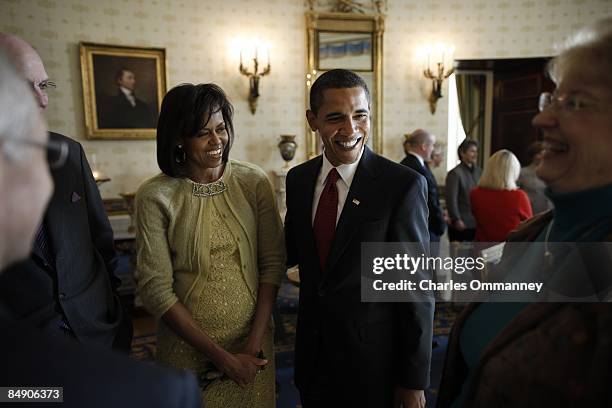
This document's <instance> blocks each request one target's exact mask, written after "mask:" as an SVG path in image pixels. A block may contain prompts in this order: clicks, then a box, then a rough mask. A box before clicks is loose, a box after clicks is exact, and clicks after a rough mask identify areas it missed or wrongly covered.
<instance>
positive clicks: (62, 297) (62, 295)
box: [59, 292, 66, 300]
mask: <svg viewBox="0 0 612 408" xmlns="http://www.w3.org/2000/svg"><path fill="white" fill-rule="evenodd" d="M59 298H60V299H61V300H64V299H66V294H65V293H63V292H62V293H60V294H59Z"/></svg>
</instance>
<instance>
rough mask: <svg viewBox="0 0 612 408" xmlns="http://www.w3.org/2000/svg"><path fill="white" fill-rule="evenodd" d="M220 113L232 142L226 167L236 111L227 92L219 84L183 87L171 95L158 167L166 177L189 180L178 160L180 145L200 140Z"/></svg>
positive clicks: (164, 108)
mask: <svg viewBox="0 0 612 408" xmlns="http://www.w3.org/2000/svg"><path fill="white" fill-rule="evenodd" d="M219 111H221V113H222V115H223V120H224V121H225V126H226V128H227V134H228V138H229V140H228V142H227V146H225V149H224V150H223V158H222V160H223V163H226V162H227V160H228V157H229V152H230V149H231V147H232V143H233V142H234V124H233V123H232V117H233V116H234V107H233V106H232V104H231V103H230V101H229V99H227V96H226V95H225V92H223V89H221V88H220V87H219V86H217V85H215V84H198V85H193V84H181V85H178V86H175V87H174V88H172V89H171V90H170V91H168V93H167V94H166V96H164V100H163V101H162V105H161V111H160V112H159V120H158V121H157V164H158V165H159V168H160V169H161V171H162V172H164V174H166V175H168V176H170V177H184V176H185V174H184V168H183V167H184V166H183V165H182V164H181V163H180V158H179V157H178V153H180V152H179V149H178V145H180V144H181V143H182V141H183V139H184V138H186V137H196V136H197V134H198V132H199V131H200V130H201V129H202V127H203V126H206V124H207V123H208V121H209V120H210V117H211V116H212V115H213V114H214V113H217V112H219ZM203 121H204V122H203Z"/></svg>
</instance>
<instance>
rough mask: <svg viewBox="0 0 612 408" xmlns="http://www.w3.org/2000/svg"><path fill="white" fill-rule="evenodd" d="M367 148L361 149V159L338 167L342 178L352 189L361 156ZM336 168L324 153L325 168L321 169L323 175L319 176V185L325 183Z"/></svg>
mask: <svg viewBox="0 0 612 408" xmlns="http://www.w3.org/2000/svg"><path fill="white" fill-rule="evenodd" d="M364 148H365V146H362V147H361V152H359V157H357V160H355V161H354V162H353V163H351V164H341V165H339V166H337V167H336V170H337V171H338V174H339V175H340V178H341V179H342V180H343V181H344V182H345V183H346V185H347V186H348V187H349V188H351V183H352V182H353V178H354V177H355V172H356V171H357V166H359V161H360V160H361V156H363V150H364ZM333 168H334V166H333V165H332V164H331V163H330V162H329V160H327V156H325V152H323V166H322V167H321V173H320V174H319V180H318V182H319V183H325V179H326V178H327V175H328V174H329V171H330V170H331V169H333Z"/></svg>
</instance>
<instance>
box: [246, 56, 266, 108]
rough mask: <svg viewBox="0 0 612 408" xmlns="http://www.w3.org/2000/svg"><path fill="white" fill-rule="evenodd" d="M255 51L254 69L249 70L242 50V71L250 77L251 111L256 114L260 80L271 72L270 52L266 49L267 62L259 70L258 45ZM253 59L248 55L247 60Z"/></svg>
mask: <svg viewBox="0 0 612 408" xmlns="http://www.w3.org/2000/svg"><path fill="white" fill-rule="evenodd" d="M254 50H255V52H254V53H253V58H252V61H253V70H252V71H249V69H248V68H247V67H245V65H244V63H243V61H242V54H243V50H240V73H241V74H242V75H245V76H246V77H247V78H249V107H250V108H251V113H252V114H253V115H254V114H255V110H256V109H257V98H259V80H260V79H261V77H262V76H265V75H268V74H269V73H270V52H269V51H268V50H267V49H266V50H265V54H266V59H267V64H266V66H265V68H264V69H263V70H262V71H259V64H260V61H259V58H258V47H254ZM249 59H251V58H248V57H247V59H246V60H247V61H248V60H249Z"/></svg>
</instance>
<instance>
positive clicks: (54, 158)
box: [4, 138, 68, 169]
mask: <svg viewBox="0 0 612 408" xmlns="http://www.w3.org/2000/svg"><path fill="white" fill-rule="evenodd" d="M4 140H5V141H7V142H10V143H15V144H20V145H26V146H33V147H39V148H41V149H45V151H46V152H47V163H49V167H50V168H51V169H58V168H60V167H62V166H63V165H64V164H66V159H67V158H68V143H66V142H64V141H56V140H47V141H46V142H40V141H37V140H31V139H12V138H7V139H4Z"/></svg>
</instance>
